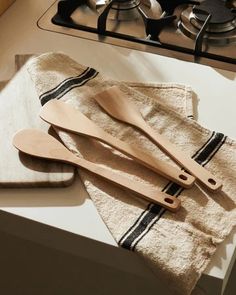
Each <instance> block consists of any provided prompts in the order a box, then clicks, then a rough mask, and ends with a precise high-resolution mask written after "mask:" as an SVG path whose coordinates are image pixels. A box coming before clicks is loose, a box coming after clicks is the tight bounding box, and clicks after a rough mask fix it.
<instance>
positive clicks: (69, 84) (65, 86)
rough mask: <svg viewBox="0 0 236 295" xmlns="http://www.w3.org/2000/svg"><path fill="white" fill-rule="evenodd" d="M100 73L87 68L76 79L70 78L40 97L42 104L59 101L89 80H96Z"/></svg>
mask: <svg viewBox="0 0 236 295" xmlns="http://www.w3.org/2000/svg"><path fill="white" fill-rule="evenodd" d="M97 74H98V72H97V71H96V70H94V69H92V68H87V69H86V70H85V71H84V72H83V73H82V74H80V75H79V76H76V77H70V78H67V79H66V80H64V81H62V82H61V83H60V84H59V85H57V86H56V87H54V88H53V89H51V90H49V91H47V92H45V93H43V94H41V95H40V97H39V99H40V101H41V104H42V105H44V104H45V103H47V102H48V101H49V100H51V99H59V98H61V97H62V96H63V95H65V94H66V93H67V92H69V91H70V90H71V89H73V88H75V87H79V86H82V85H84V84H85V83H87V82H88V81H89V80H91V79H93V78H95V77H96V76H97Z"/></svg>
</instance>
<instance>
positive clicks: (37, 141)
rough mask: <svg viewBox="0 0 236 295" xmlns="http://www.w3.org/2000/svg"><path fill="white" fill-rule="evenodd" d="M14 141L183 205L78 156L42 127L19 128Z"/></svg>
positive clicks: (171, 205)
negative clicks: (41, 129) (40, 128)
mask: <svg viewBox="0 0 236 295" xmlns="http://www.w3.org/2000/svg"><path fill="white" fill-rule="evenodd" d="M13 145H14V146H15V147H16V148H17V149H19V150H20V151H22V152H24V153H26V154H29V155H32V156H36V157H39V158H44V159H49V160H56V161H62V162H65V163H69V164H72V165H75V166H79V167H81V168H84V169H86V170H88V171H90V172H92V173H94V174H95V175H98V176H101V177H103V178H104V179H106V180H108V181H110V182H112V183H114V184H116V185H118V186H120V187H122V188H125V189H128V190H129V191H131V192H133V193H136V194H138V195H139V196H141V197H143V198H145V199H147V200H148V201H151V202H153V203H156V204H158V205H161V206H163V207H164V208H166V209H168V210H170V211H173V212H176V211H177V210H178V209H179V207H180V200H179V199H177V198H175V197H173V196H170V195H167V194H166V193H163V192H159V191H157V190H155V189H153V188H152V187H149V186H147V185H143V184H141V183H139V182H137V181H134V180H130V179H128V178H126V177H124V176H121V175H118V174H117V173H114V172H112V171H111V170H109V169H106V168H104V167H100V166H99V165H96V164H94V163H92V162H89V161H87V160H85V159H81V158H78V157H76V156H75V155H74V154H73V153H72V152H70V151H69V150H68V149H67V148H66V147H65V146H64V145H62V144H61V143H60V142H59V141H57V140H56V139H55V138H54V137H52V136H50V135H49V134H47V133H44V132H42V131H40V130H37V129H23V130H21V131H19V132H18V133H16V134H15V136H14V138H13Z"/></svg>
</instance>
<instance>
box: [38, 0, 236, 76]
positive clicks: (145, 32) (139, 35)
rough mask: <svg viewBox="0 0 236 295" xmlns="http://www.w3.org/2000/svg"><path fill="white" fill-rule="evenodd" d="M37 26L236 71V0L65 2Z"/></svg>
mask: <svg viewBox="0 0 236 295" xmlns="http://www.w3.org/2000/svg"><path fill="white" fill-rule="evenodd" d="M38 25H39V27H40V28H42V29H46V30H51V31H56V32H60V33H65V34H69V35H73V36H78V37H82V38H87V39H91V40H96V41H100V42H105V43H109V44H113V45H119V46H124V47H127V48H131V49H137V50H141V51H147V52H151V53H156V54H161V55H165V56H169V57H175V58H178V59H182V60H186V61H191V62H197V63H201V64H206V65H210V66H214V67H217V68H221V69H225V70H231V71H234V72H236V1H235V0H228V1H227V0H226V1H223V0H203V1H186V0H170V1H168V0H158V1H156V0H62V1H56V2H55V3H54V4H53V5H52V6H51V7H50V8H49V9H48V10H47V11H46V12H45V13H44V15H43V16H42V17H41V18H40V19H39V21H38Z"/></svg>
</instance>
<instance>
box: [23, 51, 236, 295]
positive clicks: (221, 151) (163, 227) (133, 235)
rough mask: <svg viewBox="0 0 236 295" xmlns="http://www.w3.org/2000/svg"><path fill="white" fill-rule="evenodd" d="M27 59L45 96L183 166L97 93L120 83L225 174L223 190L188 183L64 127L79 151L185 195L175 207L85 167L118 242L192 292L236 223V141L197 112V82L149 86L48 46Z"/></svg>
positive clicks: (157, 123)
mask: <svg viewBox="0 0 236 295" xmlns="http://www.w3.org/2000/svg"><path fill="white" fill-rule="evenodd" d="M27 67H28V71H29V74H30V75H31V78H32V80H33V82H34V84H35V87H36V90H37V93H38V95H39V98H40V100H41V103H42V104H44V103H46V102H47V101H49V100H50V99H62V100H63V101H66V102H67V103H68V104H70V105H72V106H74V107H75V108H78V109H79V110H80V111H81V112H83V113H84V114H85V115H86V116H87V117H88V118H90V119H91V120H92V121H94V122H95V123H96V124H98V125H99V126H100V127H101V128H103V129H104V130H105V131H106V132H108V133H110V134H112V135H113V136H116V137H117V138H119V139H121V140H124V141H126V142H127V143H130V144H135V145H137V146H140V147H141V148H142V149H143V150H145V151H149V152H150V153H152V154H153V155H154V156H155V157H157V158H160V159H162V160H164V161H166V162H168V163H169V164H171V165H173V166H176V167H178V166H177V165H176V164H175V163H174V162H173V161H171V160H170V159H169V158H168V157H167V156H166V155H165V154H163V153H162V152H161V151H160V150H159V149H158V148H157V147H156V146H155V145H154V144H153V143H152V142H151V141H150V140H148V138H147V137H145V136H144V135H143V134H142V133H141V132H139V131H138V130H136V129H135V128H133V127H131V126H128V125H126V124H124V123H121V122H118V121H116V120H115V119H112V118H111V117H110V116H109V115H107V114H106V113H105V112H103V111H102V109H101V108H100V107H99V106H98V104H97V103H96V101H95V100H94V99H93V95H94V94H96V93H98V92H100V91H102V90H104V89H107V88H109V87H111V86H113V85H116V86H118V87H119V89H120V90H121V91H122V92H123V93H124V94H126V95H128V96H129V98H130V99H131V100H132V101H133V102H134V103H135V104H136V106H137V107H138V108H139V110H140V112H141V113H142V116H143V117H144V119H145V120H146V122H147V123H148V124H149V125H151V126H152V127H153V129H155V130H157V131H158V132H160V133H162V134H163V135H164V136H166V137H167V138H168V139H169V140H170V141H172V142H173V143H174V144H176V145H177V146H178V147H179V148H180V149H182V150H184V151H185V153H186V154H187V155H189V156H191V157H193V158H194V159H195V160H196V161H197V162H198V163H199V164H200V165H203V166H205V167H206V168H207V169H208V170H209V171H211V172H212V173H213V174H214V175H215V176H216V177H217V178H219V179H221V180H222V181H223V190H222V191H219V192H217V193H212V192H209V191H206V190H205V189H204V188H203V187H201V186H200V185H199V184H196V185H194V186H193V187H192V188H191V189H183V188H182V187H180V186H179V185H176V184H174V183H171V182H169V181H167V180H166V179H165V178H163V177H161V176H159V175H157V174H155V173H153V172H152V171H150V170H149V169H147V168H145V167H143V166H141V165H139V164H138V163H136V162H135V161H133V160H131V159H129V158H128V157H126V156H124V155H123V154H121V153H120V152H118V151H116V150H114V149H112V148H110V147H109V146H107V145H105V144H102V143H99V142H98V141H96V140H93V139H89V138H86V137H82V136H77V135H73V134H69V133H67V132H64V131H61V130H59V129H57V132H58V134H59V136H60V137H61V139H62V140H63V142H64V144H65V145H66V146H67V147H68V148H69V149H70V150H71V151H72V152H74V153H75V154H76V155H77V156H79V157H83V158H86V159H88V160H90V161H92V162H94V163H96V164H98V165H101V166H103V167H107V168H108V169H112V170H113V171H114V172H116V173H119V174H122V175H124V176H126V177H128V178H129V179H130V181H132V180H136V181H140V182H141V183H146V184H149V185H151V186H153V187H155V188H158V189H159V190H160V191H164V192H166V193H168V194H170V195H174V196H176V197H179V198H180V199H181V201H182V207H181V209H180V210H179V211H178V212H177V213H171V212H168V211H166V210H164V209H162V208H161V207H160V206H158V205H154V204H151V203H148V202H147V201H145V200H142V199H141V198H137V197H136V196H135V195H133V194H131V193H127V192H126V191H124V190H122V189H120V188H118V187H117V186H115V185H113V184H111V183H108V182H106V181H104V180H103V179H100V178H98V177H95V176H94V175H92V174H91V173H89V172H86V171H83V170H79V173H80V176H81V179H82V180H83V182H84V184H85V187H86V189H87V191H88V193H89V195H90V197H91V199H92V200H93V202H94V204H95V206H96V207H97V210H98V212H99V213H100V215H101V217H102V219H103V220H104V222H105V223H106V225H107V227H108V228H109V230H110V231H111V233H112V235H113V237H114V238H115V240H116V241H117V243H118V244H119V245H120V246H121V247H124V248H126V249H129V250H132V251H135V252H136V253H138V254H139V255H140V256H142V257H143V258H144V260H145V261H146V262H147V263H148V265H149V266H150V267H151V268H152V269H153V271H154V272H155V273H156V274H157V275H158V276H159V278H161V279H162V280H164V281H165V282H166V283H167V285H168V286H169V287H170V289H171V290H172V292H173V294H176V295H177V294H181V295H185V294H190V293H191V291H192V290H193V288H194V286H195V284H196V282H197V280H198V279H199V277H200V275H201V274H202V272H203V271H204V269H205V268H206V266H207V264H208V263H209V261H210V259H211V256H212V255H213V253H214V252H215V251H216V247H217V245H218V244H219V243H220V242H222V241H223V240H224V238H225V237H226V236H227V235H228V234H229V233H230V231H231V230H232V228H233V226H235V223H236V210H235V201H236V195H235V190H236V181H235V180H236V153H235V150H236V143H235V141H233V140H231V139H229V138H227V137H226V136H225V135H223V134H221V133H217V132H212V131H209V130H207V129H205V128H203V127H201V126H200V125H199V124H198V123H197V122H195V121H194V120H192V118H191V117H192V116H193V113H192V107H191V89H190V88H189V87H185V86H181V85H177V84H172V85H170V84H164V85H158V84H155V83H154V84H149V87H146V88H145V86H144V85H139V84H136V83H129V84H127V83H122V82H117V81H113V80H111V79H109V78H107V77H104V76H103V75H102V74H100V73H98V72H97V71H96V70H94V69H92V68H88V67H85V66H83V65H80V64H78V63H76V62H75V61H73V60H72V59H70V58H69V57H68V56H66V55H63V54H61V53H48V54H43V55H41V56H39V57H37V58H34V59H32V60H31V61H30V62H29V63H28V65H27ZM139 86H140V87H139ZM183 101H184V102H185V106H184V107H183ZM188 117H190V118H188Z"/></svg>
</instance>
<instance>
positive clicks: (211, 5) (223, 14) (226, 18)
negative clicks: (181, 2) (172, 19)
mask: <svg viewBox="0 0 236 295" xmlns="http://www.w3.org/2000/svg"><path fill="white" fill-rule="evenodd" d="M200 10H202V11H205V12H207V13H208V14H211V20H210V24H224V23H228V22H232V21H233V20H234V19H235V15H234V14H233V13H232V12H231V11H230V9H229V8H227V7H226V6H225V3H224V1H222V0H205V1H203V2H202V3H201V4H200V5H197V6H195V7H193V13H194V14H195V17H196V18H197V19H198V20H199V21H201V22H204V21H205V20H206V16H204V15H203V14H202V13H201V12H199V11H200Z"/></svg>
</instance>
